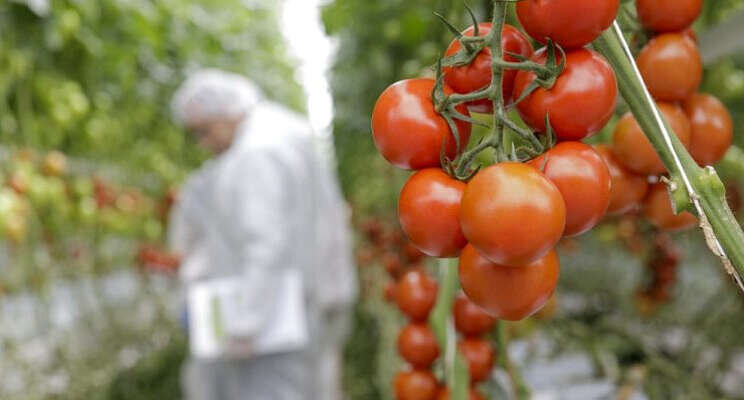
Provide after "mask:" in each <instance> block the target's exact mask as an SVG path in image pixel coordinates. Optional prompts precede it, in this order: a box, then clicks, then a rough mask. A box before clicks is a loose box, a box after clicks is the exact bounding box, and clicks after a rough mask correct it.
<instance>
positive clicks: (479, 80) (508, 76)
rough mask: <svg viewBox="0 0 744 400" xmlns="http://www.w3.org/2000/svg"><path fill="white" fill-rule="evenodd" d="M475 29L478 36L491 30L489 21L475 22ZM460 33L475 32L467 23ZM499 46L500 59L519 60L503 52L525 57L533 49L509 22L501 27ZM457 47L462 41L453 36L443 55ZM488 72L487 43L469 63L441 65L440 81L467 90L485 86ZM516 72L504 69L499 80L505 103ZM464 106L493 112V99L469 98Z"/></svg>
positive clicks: (459, 46)
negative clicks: (458, 65) (476, 28)
mask: <svg viewBox="0 0 744 400" xmlns="http://www.w3.org/2000/svg"><path fill="white" fill-rule="evenodd" d="M478 29H479V32H478V34H479V36H485V35H487V34H488V33H489V32H490V31H491V23H490V22H484V23H480V24H478ZM462 34H463V35H464V36H475V30H474V29H473V27H472V26H471V27H470V28H468V29H466V30H465V31H464V32H462ZM501 46H502V49H503V51H504V56H503V59H504V61H512V62H517V61H519V60H517V59H516V58H515V57H512V56H510V55H508V54H506V52H509V53H514V54H520V55H522V56H524V57H527V58H529V57H531V56H532V53H533V52H534V49H533V48H532V44H531V43H530V41H529V40H527V38H526V37H524V35H523V34H522V32H520V31H519V30H518V29H517V28H515V27H513V26H511V25H509V24H504V27H503V28H502V30H501ZM461 48H462V44H461V43H460V41H459V40H457V39H455V40H453V41H452V43H450V45H449V47H448V48H447V52H446V53H445V54H444V55H445V56H447V57H449V56H452V55H454V54H455V53H457V52H458V51H460V49H461ZM491 75H492V73H491V48H490V47H488V46H486V47H485V48H484V49H483V50H481V52H480V53H479V54H478V55H477V56H476V57H475V59H474V60H473V62H472V63H471V64H469V65H464V66H461V67H447V68H444V82H445V83H446V84H447V85H449V86H450V87H451V88H452V90H454V91H455V92H457V93H470V92H475V91H477V90H481V89H483V88H485V87H487V86H488V85H490V84H491V78H492V76H491ZM516 76H517V71H516V70H513V69H505V70H504V75H503V78H502V82H501V84H502V89H503V90H502V92H503V94H504V102H505V103H508V102H509V101H510V100H511V96H512V90H513V88H514V78H515V77H516ZM468 107H469V108H470V110H471V111H475V112H479V113H490V112H493V103H492V102H491V100H488V99H483V100H476V101H473V102H470V103H468Z"/></svg>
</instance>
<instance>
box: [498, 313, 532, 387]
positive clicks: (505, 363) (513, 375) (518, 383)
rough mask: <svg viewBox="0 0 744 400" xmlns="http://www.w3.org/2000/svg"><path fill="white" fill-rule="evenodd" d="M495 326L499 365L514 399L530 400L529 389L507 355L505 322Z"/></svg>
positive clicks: (507, 345)
mask: <svg viewBox="0 0 744 400" xmlns="http://www.w3.org/2000/svg"><path fill="white" fill-rule="evenodd" d="M496 324H497V325H496V346H497V351H498V352H499V364H501V367H502V368H503V369H504V371H506V374H507V375H508V376H509V381H510V382H511V388H512V392H513V393H514V398H515V399H517V400H527V399H529V398H530V389H529V387H527V384H526V383H525V382H524V378H523V377H522V374H521V372H520V371H519V368H517V367H516V366H515V365H514V363H513V362H512V359H511V356H510V355H509V332H507V326H506V321H501V320H499V321H498V322H497V323H496Z"/></svg>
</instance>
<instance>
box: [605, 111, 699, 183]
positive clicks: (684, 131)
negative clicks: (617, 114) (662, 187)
mask: <svg viewBox="0 0 744 400" xmlns="http://www.w3.org/2000/svg"><path fill="white" fill-rule="evenodd" d="M657 106H658V107H659V111H660V112H661V114H662V117H663V118H664V119H665V120H666V122H667V123H668V124H669V127H670V128H672V131H673V132H674V133H675V134H676V135H677V138H679V140H680V142H682V144H683V145H684V146H685V147H689V145H690V130H691V127H690V121H689V120H688V119H687V116H686V115H685V113H684V111H683V110H682V108H680V107H679V106H677V105H676V104H671V103H661V102H659V103H657ZM612 152H613V154H614V155H615V157H617V159H618V161H620V162H621V163H622V164H623V165H624V166H625V167H627V168H628V169H630V170H631V171H633V172H636V173H638V174H645V175H655V174H663V173H664V172H666V167H664V164H663V163H662V162H661V159H660V158H659V156H658V154H656V150H654V148H653V146H652V145H651V142H649V140H648V138H646V135H644V133H643V131H642V130H641V127H640V126H638V123H637V122H636V120H635V118H633V115H631V114H630V113H627V114H625V115H624V116H623V117H622V118H621V119H620V122H618V124H617V127H616V128H615V132H614V134H613V136H612Z"/></svg>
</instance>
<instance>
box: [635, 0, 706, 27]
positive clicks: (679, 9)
mask: <svg viewBox="0 0 744 400" xmlns="http://www.w3.org/2000/svg"><path fill="white" fill-rule="evenodd" d="M702 8H703V0H636V9H637V10H638V19H640V20H641V24H643V26H644V27H645V28H646V29H648V30H651V31H654V32H658V33H664V32H678V31H682V30H684V29H685V28H687V27H689V26H690V25H692V23H693V22H695V20H696V19H697V17H698V16H699V15H700V11H701V10H702Z"/></svg>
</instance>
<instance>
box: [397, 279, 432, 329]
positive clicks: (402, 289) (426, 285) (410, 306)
mask: <svg viewBox="0 0 744 400" xmlns="http://www.w3.org/2000/svg"><path fill="white" fill-rule="evenodd" d="M395 301H396V302H397V303H398V308H400V310H401V311H402V312H403V313H404V314H406V315H407V316H408V318H410V319H412V320H413V321H426V318H428V317H429V312H430V311H431V309H432V308H433V307H434V303H436V301H437V282H436V281H435V280H434V279H432V278H431V277H429V276H428V275H427V274H426V272H424V271H423V270H421V269H414V270H411V271H409V272H407V273H406V274H405V275H403V276H402V277H401V278H400V281H398V286H397V287H396V288H395Z"/></svg>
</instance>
